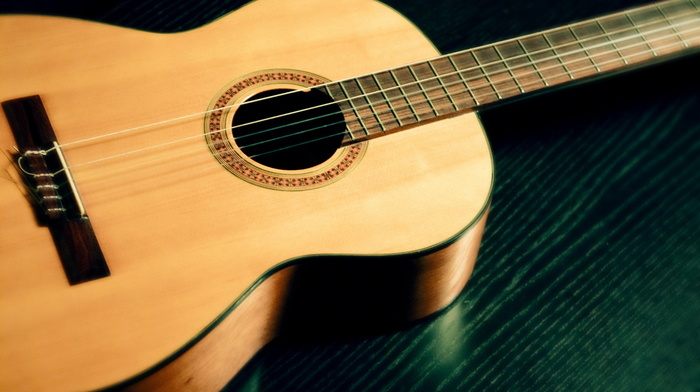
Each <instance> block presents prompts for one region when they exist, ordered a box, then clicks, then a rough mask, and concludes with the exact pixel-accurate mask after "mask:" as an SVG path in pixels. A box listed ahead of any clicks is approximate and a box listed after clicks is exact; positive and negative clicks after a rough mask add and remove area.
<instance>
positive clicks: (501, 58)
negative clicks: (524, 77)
mask: <svg viewBox="0 0 700 392" xmlns="http://www.w3.org/2000/svg"><path fill="white" fill-rule="evenodd" d="M506 48H507V47H506V46H505V45H504V44H500V45H493V50H494V52H495V53H496V56H498V62H499V64H501V65H503V68H504V69H505V70H507V71H508V75H509V79H508V80H509V81H510V82H512V84H514V85H515V87H516V88H517V89H518V90H517V92H516V93H513V94H514V95H515V94H517V93H524V92H525V89H524V88H523V86H522V85H521V84H520V82H519V81H518V79H517V78H516V77H515V74H514V73H513V69H511V68H510V67H509V66H508V63H506V57H507V51H506V50H505V49H506ZM504 53H506V55H504Z"/></svg>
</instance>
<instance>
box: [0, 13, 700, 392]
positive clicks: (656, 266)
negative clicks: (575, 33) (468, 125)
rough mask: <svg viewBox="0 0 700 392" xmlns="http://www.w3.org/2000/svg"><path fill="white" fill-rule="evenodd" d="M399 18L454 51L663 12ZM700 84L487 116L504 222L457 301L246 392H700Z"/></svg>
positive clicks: (311, 348) (143, 21) (556, 100)
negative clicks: (616, 16) (596, 19)
mask: <svg viewBox="0 0 700 392" xmlns="http://www.w3.org/2000/svg"><path fill="white" fill-rule="evenodd" d="M290 1H291V0H290ZM244 3H246V2H245V1H242V0H229V1H216V0H208V1H201V0H195V1H184V0H175V1H172V0H124V1H117V0H110V1H101V2H96V1H85V0H70V1H66V0H64V1H28V0H22V1H17V0H11V1H2V2H0V12H3V13H7V12H32V13H48V14H54V15H70V16H75V17H80V18H85V19H92V20H98V21H102V22H105V23H111V24H117V25H122V26H129V27H134V28H138V29H144V30H151V31H161V32H169V31H178V30H186V29H190V28H194V27H196V26H198V25H201V24H203V23H206V22H208V21H211V20H213V19H216V18H217V17H219V16H221V15H223V14H225V13H227V12H229V11H231V10H235V9H236V8H238V7H239V6H240V5H242V4H244ZM332 3H333V2H332V1H329V6H330V7H332ZM387 3H388V4H389V5H391V6H392V7H394V8H396V9H397V10H399V11H400V12H401V13H403V14H404V15H406V16H407V17H408V18H410V19H411V20H412V21H413V22H414V23H415V24H416V25H417V26H418V27H419V28H421V29H422V30H423V31H424V33H425V34H426V35H427V36H428V37H429V38H430V39H431V40H432V41H433V42H434V43H435V45H436V46H437V47H438V49H439V50H441V51H442V52H444V53H447V52H451V51H456V50H459V49H466V48H470V47H473V46H478V45H482V44H487V43H492V42H495V41H498V40H502V39H506V38H511V37H515V36H518V35H522V34H525V33H530V32H536V31H539V30H542V29H545V28H549V27H555V26H557V25H561V24H565V23H569V22H573V21H576V20H580V19H585V18H588V17H593V16H597V15H599V14H602V13H608V12H612V11H617V10H620V9H622V8H625V7H628V6H632V5H635V4H642V3H645V1H639V0H587V1H571V0H565V1H556V0H531V1H523V0H472V1H469V2H467V1H458V0H439V1H425V0H390V1H387ZM0 61H2V60H0ZM360 61H361V59H360ZM699 70H700V56H698V55H697V54H696V55H693V56H691V57H686V58H684V59H682V60H679V61H672V62H670V63H665V64H663V65H657V66H653V67H650V68H645V69H642V70H635V71H632V72H629V73H626V74H624V75H618V76H614V77H610V78H606V79H604V80H598V81H595V82H592V83H587V84H584V85H578V86H575V87H571V88H567V89H561V90H557V91H554V92H549V93H547V94H543V95H538V96H534V97H527V98H526V99H520V100H517V101H511V102H507V103H503V104H500V105H498V106H494V107H490V108H487V109H485V110H483V111H482V112H481V118H482V121H483V124H484V126H485V128H486V131H487V133H488V136H489V139H490V140H491V143H492V148H493V154H494V160H495V165H496V183H495V190H494V193H493V206H492V210H491V215H490V220H489V223H488V225H487V228H486V233H485V237H484V240H483V246H482V251H481V254H480V256H479V259H478V263H477V267H476V270H475V271H474V274H473V276H472V278H471V280H470V282H469V284H468V286H467V288H466V289H465V290H464V292H463V293H462V294H461V295H460V296H459V297H458V298H457V300H456V302H455V303H454V304H453V305H452V306H451V307H449V308H448V309H447V310H446V311H444V312H442V313H441V314H439V315H437V316H435V317H431V318H430V319H428V320H424V321H423V322H420V323H417V324H415V325H412V326H408V327H407V328H405V329H403V330H400V331H395V332H392V333H386V334H381V335H374V336H366V337H360V338H337V339H330V340H318V341H313V340H306V339H305V340H296V341H295V340H289V341H278V342H275V343H273V344H271V345H269V346H268V347H266V348H265V349H264V350H262V351H261V352H260V353H259V354H258V355H257V356H256V357H255V358H254V359H253V360H252V361H251V362H250V363H249V364H248V366H246V368H245V369H244V370H243V371H242V372H241V373H240V374H239V376H237V377H236V378H235V379H234V380H233V381H232V382H231V384H230V386H229V388H230V390H231V391H238V390H242V391H316V390H319V391H438V390H444V391H455V390H460V391H461V390H474V391H491V390H492V391H506V390H507V391H553V390H563V391H696V392H697V391H700V335H699V332H698V331H699V330H700V249H699V246H700V212H699V211H700V199H699V197H700V196H699V195H700V157H699V155H700V72H699Z"/></svg>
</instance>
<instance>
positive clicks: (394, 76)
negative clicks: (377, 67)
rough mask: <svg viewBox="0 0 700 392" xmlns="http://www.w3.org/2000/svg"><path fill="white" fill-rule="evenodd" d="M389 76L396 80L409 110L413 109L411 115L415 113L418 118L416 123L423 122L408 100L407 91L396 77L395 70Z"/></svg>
mask: <svg viewBox="0 0 700 392" xmlns="http://www.w3.org/2000/svg"><path fill="white" fill-rule="evenodd" d="M389 74H390V75H391V77H392V79H394V82H395V83H396V85H397V86H398V88H399V91H401V95H402V96H403V97H404V98H405V99H406V103H408V104H409V108H410V109H411V113H413V116H414V117H415V118H416V121H418V122H421V119H420V116H419V115H418V112H416V110H415V109H414V107H413V105H410V101H409V100H408V95H406V90H404V88H403V85H402V84H401V82H399V79H398V78H397V77H396V74H395V73H394V70H393V69H390V70H389Z"/></svg>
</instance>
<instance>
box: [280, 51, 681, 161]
mask: <svg viewBox="0 0 700 392" xmlns="http://www.w3.org/2000/svg"><path fill="white" fill-rule="evenodd" d="M666 46H670V45H666ZM646 52H650V50H646ZM612 61H615V60H607V61H606V62H612ZM588 67H589V68H592V67H593V66H592V65H591V66H588ZM559 76H566V72H564V73H561V74H560V75H559ZM525 86H527V84H526V85H525ZM516 89H517V88H516ZM407 103H408V101H407ZM332 136H333V135H331V136H328V137H332ZM310 142H313V140H312V141H308V142H305V143H310ZM285 148H286V147H285ZM273 152H274V151H273Z"/></svg>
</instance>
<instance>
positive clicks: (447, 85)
mask: <svg viewBox="0 0 700 392" xmlns="http://www.w3.org/2000/svg"><path fill="white" fill-rule="evenodd" d="M669 28H671V26H669V27H668V28H667V30H668V29H669ZM692 30H697V28H694V29H692ZM685 32H686V33H687V32H688V31H685ZM630 38H633V37H625V39H623V40H626V39H630ZM666 38H667V37H662V38H659V39H655V40H647V41H644V42H638V43H635V44H632V45H628V46H621V47H617V48H616V49H614V50H611V51H609V52H602V53H596V54H592V55H589V56H588V57H584V58H580V59H576V60H574V61H570V62H569V63H568V64H572V63H575V62H581V61H590V60H591V59H592V58H595V57H600V56H606V55H609V54H611V53H615V54H617V53H618V52H619V51H620V50H625V49H630V48H633V47H635V46H640V45H642V46H643V45H647V44H648V43H653V42H654V41H658V40H662V39H666ZM623 40H618V41H617V42H621V41H623ZM612 43H616V42H612ZM612 43H611V42H606V43H605V44H601V45H599V46H610V45H611V44H612ZM678 44H679V43H678V42H674V43H671V44H668V45H664V46H661V47H656V48H651V49H648V50H646V51H644V52H637V53H635V55H639V54H642V53H644V54H646V53H652V54H653V53H655V52H656V51H657V50H662V49H664V48H667V47H671V46H677V45H678ZM590 49H592V47H589V48H587V49H586V50H590ZM577 52H582V51H581V50H578V51H577ZM571 53H573V51H572V52H567V53H563V54H561V55H560V56H566V55H570V54H571ZM554 59H557V57H548V58H543V59H538V60H537V61H533V62H530V63H523V64H520V65H519V66H518V67H513V68H510V70H515V69H518V68H525V67H532V66H534V65H537V64H539V63H543V62H547V61H551V60H554ZM621 60H622V59H621V58H619V57H615V58H613V59H611V60H609V61H606V62H598V63H596V64H593V65H591V66H587V67H583V68H578V69H576V71H582V70H588V69H591V68H594V69H597V68H598V67H599V66H601V65H605V64H609V63H613V62H619V61H621ZM488 65H490V64H485V65H484V66H488ZM564 65H566V64H564ZM564 65H562V64H556V65H552V66H548V67H540V68H537V69H535V70H534V71H531V72H528V73H525V74H520V75H519V76H521V77H523V76H528V75H529V76H534V75H537V74H539V73H541V72H544V71H547V70H552V69H559V68H564V69H566V68H565V67H564ZM500 71H501V72H505V71H508V69H503V70H500ZM463 72H467V71H466V70H463V71H457V72H452V73H448V74H445V75H441V76H438V77H433V78H429V79H430V80H437V79H438V78H439V77H445V76H448V75H456V74H458V73H463ZM489 75H492V74H488V73H487V74H483V75H479V76H476V77H474V78H471V79H461V80H460V81H456V82H454V83H447V84H444V83H442V84H441V85H440V86H437V87H435V88H432V89H421V90H420V91H416V92H414V93H412V94H403V95H402V96H401V97H400V98H405V99H403V100H404V101H409V100H408V99H407V98H408V97H410V96H414V95H426V94H425V93H427V92H430V91H433V90H440V89H444V88H445V87H450V86H455V85H460V84H464V83H465V82H469V81H474V80H476V79H483V78H485V77H488V76H489ZM563 76H570V73H567V72H565V73H563V74H561V75H554V76H551V75H550V76H549V78H552V77H563ZM429 79H424V80H421V81H417V82H415V83H414V84H418V83H420V82H423V83H424V82H426V81H427V80H429ZM509 81H513V82H515V83H516V85H518V84H519V85H520V87H523V88H524V87H530V86H533V85H540V84H542V83H543V81H542V80H537V81H536V82H532V83H529V84H522V83H518V82H516V81H515V78H514V77H513V78H512V79H509ZM406 85H407V84H406ZM406 85H402V86H406ZM488 85H490V86H493V85H494V83H493V82H490V81H489V82H488ZM398 87H401V86H397V87H394V88H395V89H396V88H398ZM544 87H546V86H544ZM386 90H388V89H385V90H380V91H376V92H372V93H370V94H376V93H381V92H383V91H386ZM513 90H517V88H516V89H513ZM494 91H496V92H497V91H501V92H505V91H504V90H503V89H500V90H495V89H494ZM370 94H365V95H364V96H369V95H370ZM464 94H469V92H468V91H465V92H464ZM495 94H496V93H495V92H491V90H489V92H488V93H487V94H483V95H481V96H479V95H478V94H474V93H472V95H473V98H474V99H475V100H476V101H479V100H480V98H481V99H483V98H484V97H487V98H488V97H491V96H493V95H495ZM358 97H360V96H354V97H352V98H350V99H357V98H358ZM336 102H337V101H336ZM429 102H430V101H429V99H424V100H423V101H421V102H418V104H420V103H427V104H430V103H429ZM320 106H321V105H319V106H316V107H320ZM411 106H414V105H411V104H410V102H409V104H408V105H403V106H399V107H396V106H392V107H393V108H394V109H395V110H400V109H403V108H410V107H411ZM371 107H373V104H368V105H364V106H362V107H359V108H358V107H355V109H368V108H371ZM218 110H221V109H218ZM303 110H310V108H306V109H302V111H303ZM345 111H348V110H345ZM345 111H343V112H345ZM349 111H353V110H349ZM297 112H299V111H297ZM290 113H291V112H290ZM337 113H338V112H334V113H331V114H327V115H323V116H317V117H313V118H311V119H305V120H301V121H298V122H294V123H291V124H285V125H282V126H279V127H274V128H269V129H266V130H263V131H260V132H258V133H257V134H259V133H264V132H268V131H270V130H274V129H278V128H280V127H284V126H288V125H292V124H294V125H297V124H299V123H301V122H306V121H311V120H314V119H319V118H322V117H324V116H330V115H333V114H337ZM390 113H391V111H383V112H376V111H374V112H372V113H370V114H368V115H365V116H364V117H359V118H363V119H368V118H374V117H375V115H382V114H390ZM283 115H286V114H283ZM344 122H345V120H343V121H342V122H334V123H329V124H326V125H325V126H332V125H337V124H339V123H344ZM248 124H249V123H246V124H244V125H248ZM238 126H242V125H238ZM235 127H236V126H233V127H228V128H225V129H221V130H217V131H213V132H208V133H205V134H204V135H207V134H211V133H215V132H221V131H226V130H231V129H233V128H235ZM317 129H319V127H314V128H311V129H307V130H306V131H313V130H317ZM302 132H304V131H300V132H296V133H293V134H289V135H284V136H281V137H278V138H274V139H270V140H269V141H273V140H279V139H281V138H285V137H291V136H294V135H298V134H299V133H302ZM345 133H347V131H346V130H344V131H343V132H341V133H337V134H333V135H328V136H327V137H333V136H338V135H340V134H345ZM201 136H202V134H198V135H194V136H191V137H188V138H184V139H179V140H173V141H169V142H166V143H162V144H158V145H153V146H149V147H145V148H143V149H139V150H133V151H129V152H126V153H122V154H117V155H114V156H110V157H103V158H100V159H96V160H93V161H88V162H83V163H80V164H77V165H74V166H76V167H77V166H82V165H87V164H93V163H97V162H101V161H104V160H108V159H113V158H116V157H121V156H124V155H129V154H133V153H138V152H143V151H146V150H151V149H155V148H160V147H165V146H169V145H171V144H174V143H178V142H181V141H185V140H190V139H193V138H200V137H201ZM243 137H244V136H243ZM243 137H238V138H237V140H240V139H242V138H243ZM316 140H317V139H316ZM313 141H314V140H310V141H307V142H305V143H311V142H313ZM266 142H267V141H262V142H257V143H253V144H248V145H240V146H239V147H240V148H246V147H250V146H252V145H259V144H263V143H266ZM208 145H209V146H212V145H211V144H208ZM295 146H298V145H294V146H287V147H283V148H281V149H278V150H272V151H268V152H264V153H261V154H257V155H253V156H250V157H251V158H255V157H258V156H260V155H264V154H268V153H273V152H276V151H279V150H282V149H287V148H292V147H295Z"/></svg>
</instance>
